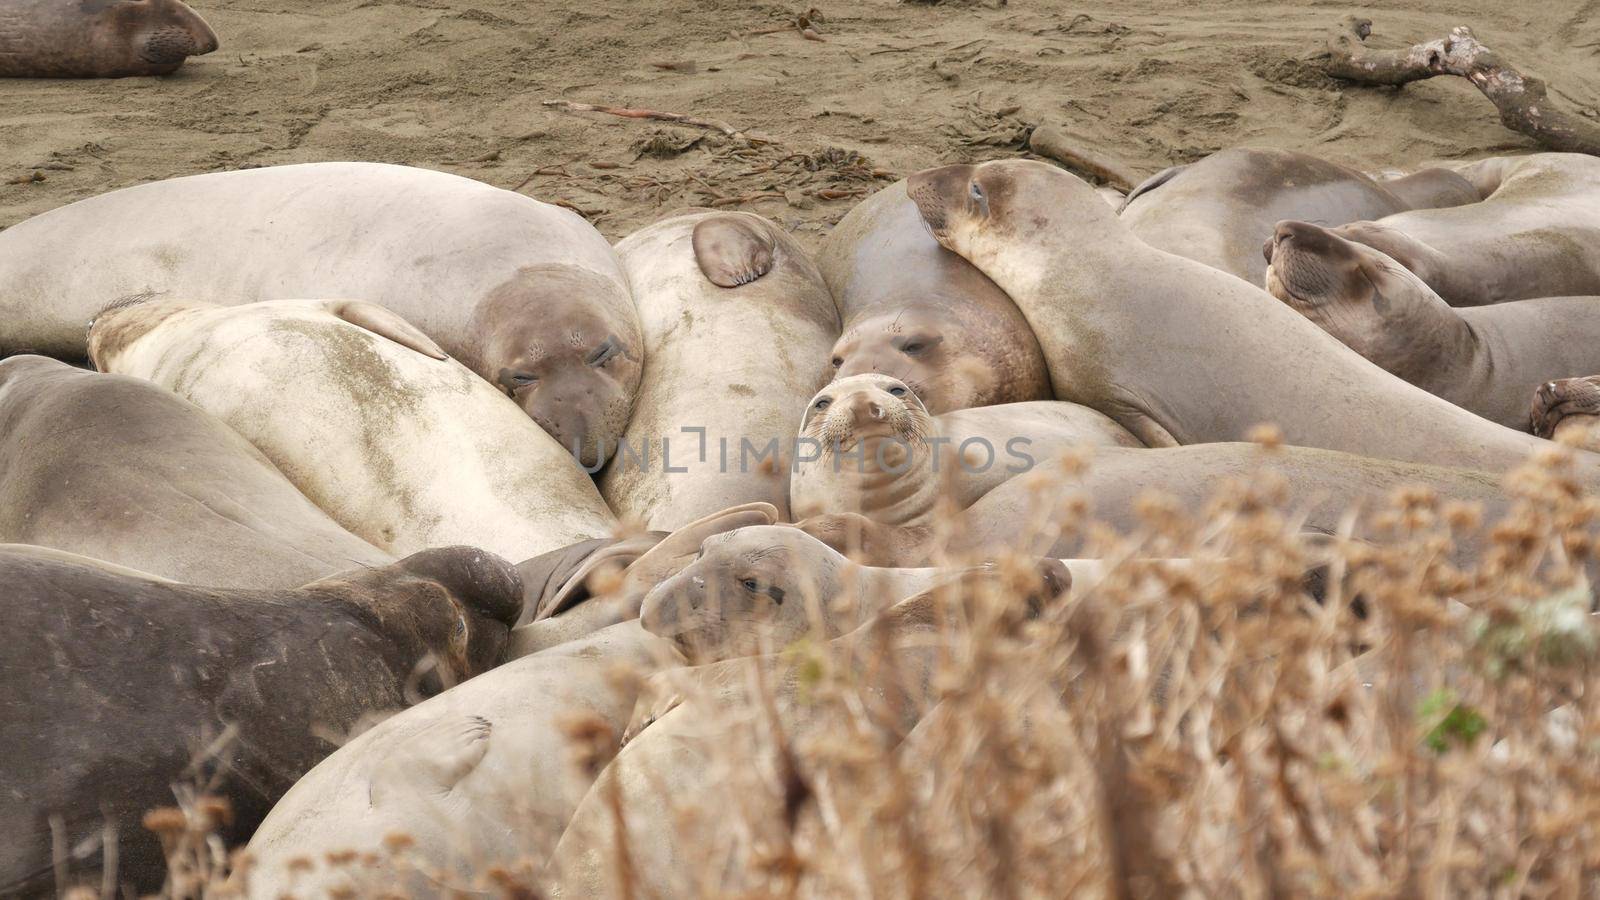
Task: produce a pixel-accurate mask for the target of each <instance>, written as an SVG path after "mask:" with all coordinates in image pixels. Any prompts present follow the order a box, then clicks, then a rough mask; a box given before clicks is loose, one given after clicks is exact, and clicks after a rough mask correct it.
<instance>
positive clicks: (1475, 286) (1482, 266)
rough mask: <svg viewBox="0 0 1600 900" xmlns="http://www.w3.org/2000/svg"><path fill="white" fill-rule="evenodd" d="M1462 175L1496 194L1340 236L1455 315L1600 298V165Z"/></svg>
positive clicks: (1499, 162) (1561, 164) (1493, 163)
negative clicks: (1392, 266) (1469, 309)
mask: <svg viewBox="0 0 1600 900" xmlns="http://www.w3.org/2000/svg"><path fill="white" fill-rule="evenodd" d="M1460 171H1461V172H1462V174H1463V175H1465V176H1467V177H1468V178H1470V179H1471V180H1473V181H1475V182H1479V183H1481V184H1482V186H1483V187H1485V188H1491V189H1492V190H1491V192H1490V193H1488V194H1486V195H1485V196H1484V199H1483V202H1481V203H1471V204H1467V205H1465V206H1459V207H1455V208H1453V209H1427V210H1422V209H1419V210H1412V211H1409V212H1402V213H1396V214H1394V215H1389V216H1385V217H1383V218H1380V219H1378V220H1376V221H1372V222H1351V223H1350V224H1347V225H1343V226H1341V227H1339V228H1336V229H1334V232H1335V233H1336V234H1338V235H1340V236H1341V237H1344V238H1348V239H1349V240H1352V241H1356V242H1357V243H1361V244H1366V245H1368V246H1370V247H1374V248H1376V249H1378V250H1381V251H1383V252H1384V253H1385V254H1387V255H1389V256H1390V257H1392V258H1393V259H1394V260H1395V261H1396V262H1398V263H1400V264H1401V265H1402V266H1405V267H1406V268H1407V269H1410V270H1411V271H1412V272H1414V273H1416V275H1417V276H1418V277H1419V278H1421V279H1422V280H1423V281H1425V282H1427V283H1428V286H1429V287H1431V288H1433V289H1434V290H1435V291H1436V292H1438V294H1439V296H1440V297H1443V298H1444V300H1445V302H1447V303H1449V304H1450V305H1451V306H1483V305H1486V304H1490V303H1500V302H1503V301H1506V300H1526V299H1529V298H1533V297H1563V296H1577V295H1589V294H1600V159H1596V158H1594V157H1593V156H1589V155H1588V154H1584V153H1536V154H1533V155H1531V156H1524V157H1509V158H1496V159H1489V160H1484V161H1483V162H1481V163H1476V164H1473V165H1470V166H1466V167H1463V168H1462V169H1461V170H1460ZM1284 218H1305V217H1303V216H1284ZM1256 283H1257V284H1259V283H1260V282H1259V281H1257V282H1256Z"/></svg>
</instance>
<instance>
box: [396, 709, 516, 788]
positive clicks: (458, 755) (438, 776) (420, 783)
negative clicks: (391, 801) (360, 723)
mask: <svg viewBox="0 0 1600 900" xmlns="http://www.w3.org/2000/svg"><path fill="white" fill-rule="evenodd" d="M493 730H494V729H493V726H492V725H490V724H489V720H488V719H485V718H483V717H482V716H470V715H448V716H444V717H443V718H441V719H439V720H438V721H436V722H433V723H431V724H429V725H428V726H427V727H425V728H423V729H422V730H421V731H419V732H417V733H416V734H414V735H412V736H411V737H410V738H408V739H407V740H406V741H405V742H404V744H402V745H401V747H400V748H398V750H397V751H396V752H395V753H394V754H393V755H391V756H390V757H389V759H388V760H387V762H386V764H385V765H383V766H382V767H381V768H380V769H379V770H378V771H377V772H375V773H374V774H373V776H372V782H371V784H369V785H368V787H367V799H368V801H369V802H370V803H371V804H372V805H374V806H376V805H378V804H380V803H382V802H383V800H384V797H385V796H389V795H391V794H393V793H394V792H396V791H402V790H405V791H416V790H419V789H422V790H427V791H429V792H432V793H438V794H443V793H447V792H449V790H450V789H451V788H453V787H455V786H456V784H457V783H458V782H460V781H461V779H463V778H465V777H467V775H468V773H470V772H471V771H472V770H473V769H475V768H477V766H478V763H480V762H483V757H484V755H485V754H487V753H488V752H489V737H490V734H491V732H492V731H493Z"/></svg>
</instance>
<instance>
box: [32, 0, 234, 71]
mask: <svg viewBox="0 0 1600 900" xmlns="http://www.w3.org/2000/svg"><path fill="white" fill-rule="evenodd" d="M216 49H217V35H216V32H214V31H212V30H211V26H209V25H207V24H206V21H205V19H202V18H200V14H199V13H197V12H195V11H194V10H192V9H190V8H189V6H188V5H187V4H185V3H183V2H182V0H75V2H63V0H0V78H124V77H127V76H129V75H170V74H172V73H173V72H176V71H177V70H178V67H179V66H182V65H183V62H184V60H186V59H188V58H189V57H191V56H204V55H206V54H207V53H210V52H212V51H213V50H216Z"/></svg>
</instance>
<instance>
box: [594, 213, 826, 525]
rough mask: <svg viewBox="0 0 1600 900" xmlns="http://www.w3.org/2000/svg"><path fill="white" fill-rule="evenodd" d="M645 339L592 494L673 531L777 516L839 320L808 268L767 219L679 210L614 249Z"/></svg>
mask: <svg viewBox="0 0 1600 900" xmlns="http://www.w3.org/2000/svg"><path fill="white" fill-rule="evenodd" d="M617 253H618V255H619V256H620V257H621V258H622V261H623V264H624V266H625V267H626V268H627V273H628V278H629V281H630V282H631V283H632V285H633V295H634V299H635V302H636V303H637V304H638V307H639V316H640V320H641V322H642V323H643V326H644V335H645V342H644V347H645V360H646V361H645V374H644V384H643V388H642V390H641V392H640V396H639V402H638V403H637V404H636V405H635V409H634V414H633V419H632V420H631V421H630V422H629V423H628V429H627V431H626V432H625V433H624V435H623V442H624V444H625V445H626V447H627V449H624V450H618V451H617V452H615V453H612V454H611V456H612V459H611V463H610V466H609V467H608V468H607V469H606V471H605V472H604V473H603V474H602V475H601V477H600V490H601V492H602V493H603V494H604V495H605V497H606V499H607V500H608V501H609V502H610V503H611V506H612V508H613V509H614V510H616V512H617V514H618V515H620V516H633V517H637V518H638V519H639V520H641V521H642V522H643V523H644V524H645V526H646V527H648V528H653V529H664V530H672V529H675V528H678V527H680V526H682V525H685V524H687V523H689V522H691V521H693V520H695V519H697V518H699V517H701V516H704V515H707V514H709V513H712V512H715V511H717V510H720V509H724V508H727V507H730V506H735V505H738V504H741V503H748V502H755V501H765V502H768V503H771V504H773V505H774V506H776V507H777V508H778V510H779V513H780V515H783V516H785V517H786V516H787V510H788V490H787V484H786V479H785V477H784V474H785V473H784V469H783V461H782V453H783V451H784V450H786V449H787V447H788V444H789V438H790V436H791V435H792V434H793V429H794V422H795V420H796V419H797V418H799V416H800V414H801V412H802V411H803V410H804V409H805V406H806V402H807V401H808V400H809V399H810V397H811V395H812V393H813V392H815V391H816V389H817V388H818V387H820V386H821V385H822V383H823V382H824V381H826V379H827V374H826V372H827V369H826V360H827V356H828V348H829V347H830V346H831V345H832V344H833V341H834V339H835V338H837V337H838V335H839V314H838V311H837V309H836V308H835V307H834V303H833V298H832V297H831V296H830V295H829V293H828V288H827V286H826V285H825V284H823V281H822V277H821V275H819V274H818V272H817V268H816V266H815V265H813V264H812V263H811V260H810V259H808V258H807V257H806V255H805V252H804V251H803V250H801V249H800V247H799V246H798V245H797V244H795V243H794V241H793V240H792V239H791V238H790V237H789V236H788V235H787V234H785V233H784V232H783V231H782V229H780V228H777V227H776V226H774V225H773V224H772V223H771V222H769V221H767V220H766V219H763V218H761V217H760V216H755V215H751V214H749V213H730V212H710V211H704V210H700V211H694V210H691V211H687V212H683V213H679V214H675V215H672V216H669V217H667V218H666V219H663V220H662V221H660V222H657V223H655V224H653V225H651V226H649V227H647V228H644V229H642V230H640V231H638V232H637V233H635V234H633V235H630V236H629V237H628V238H627V239H625V240H623V241H622V242H621V243H619V244H618V245H617Z"/></svg>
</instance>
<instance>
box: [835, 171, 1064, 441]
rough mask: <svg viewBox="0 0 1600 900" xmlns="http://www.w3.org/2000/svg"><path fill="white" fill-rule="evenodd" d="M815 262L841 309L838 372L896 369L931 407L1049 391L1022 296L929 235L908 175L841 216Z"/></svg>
mask: <svg viewBox="0 0 1600 900" xmlns="http://www.w3.org/2000/svg"><path fill="white" fill-rule="evenodd" d="M817 262H818V265H819V267H820V268H821V269H822V275H823V277H824V278H826V279H827V282H828V286H829V287H830V288H831V289H832V290H833V296H834V298H835V299H836V300H838V302H839V310H840V313H841V314H842V315H843V316H844V332H843V334H841V335H840V336H839V340H838V342H837V343H835V344H834V345H833V349H832V356H831V361H832V364H833V375H834V378H836V379H838V378H849V377H850V376H852V375H860V374H864V373H869V372H880V373H882V374H885V375H892V376H894V377H896V378H899V379H900V380H901V381H903V382H905V383H906V384H907V385H908V386H910V387H911V389H912V390H914V391H915V392H916V394H917V396H918V397H921V398H922V402H923V403H924V404H925V405H926V406H927V408H928V411H929V412H932V413H933V414H934V415H939V414H941V413H945V412H949V411H951V410H955V409H964V408H967V407H973V406H990V405H993V404H999V403H1019V402H1024V401H1029V400H1047V399H1049V397H1050V379H1049V373H1048V372H1047V371H1046V369H1045V365H1044V356H1043V354H1041V353H1040V351H1039V342H1038V340H1037V339H1035V338H1034V336H1033V331H1032V330H1031V329H1030V328H1029V327H1028V323H1027V321H1026V320H1025V319H1023V318H1022V314H1021V313H1020V312H1019V311H1018V310H1017V307H1016V304H1014V303H1012V302H1011V298H1010V297H1007V296H1006V294H1005V291H1002V290H1001V289H1000V288H999V287H997V286H996V285H995V283H994V282H992V281H990V280H989V279H988V278H987V277H986V276H985V275H984V274H983V273H982V272H979V271H978V270H977V269H975V268H973V266H972V265H971V264H970V263H968V262H967V261H966V260H964V259H962V258H961V257H959V256H957V255H956V254H954V253H951V252H950V251H948V250H946V249H944V248H943V247H940V246H939V243H938V242H937V241H935V240H933V238H932V237H930V236H929V235H928V230H927V228H926V227H924V226H923V224H922V218H921V216H919V215H918V214H917V207H916V204H914V203H912V202H911V198H910V197H909V196H907V195H906V183H905V182H904V181H898V182H896V183H894V184H892V185H890V186H889V187H886V188H884V189H883V190H881V191H878V192H877V193H876V194H873V195H872V196H870V197H868V198H867V199H865V200H863V201H861V203H860V204H858V205H857V206H856V207H855V208H854V209H852V210H850V212H849V213H848V214H846V215H845V217H844V218H843V219H841V220H839V224H838V225H836V226H834V229H833V231H832V232H830V233H829V235H828V238H827V240H826V241H824V242H823V245H822V252H821V254H820V255H819V256H818V257H817Z"/></svg>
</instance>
